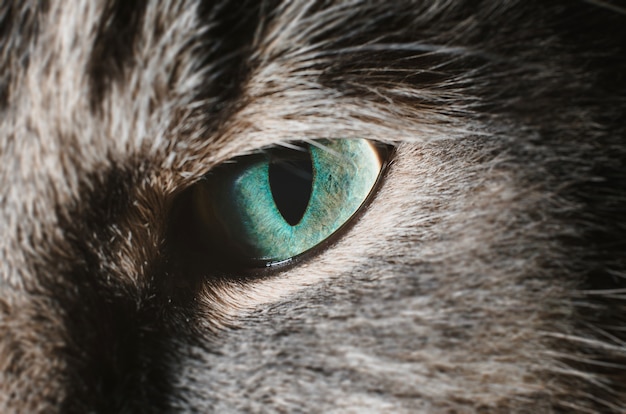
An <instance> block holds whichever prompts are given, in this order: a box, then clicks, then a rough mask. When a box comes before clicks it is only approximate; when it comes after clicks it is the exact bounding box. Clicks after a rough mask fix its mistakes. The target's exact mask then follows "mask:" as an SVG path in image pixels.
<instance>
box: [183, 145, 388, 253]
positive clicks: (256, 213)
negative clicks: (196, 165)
mask: <svg viewBox="0 0 626 414" xmlns="http://www.w3.org/2000/svg"><path fill="white" fill-rule="evenodd" d="M380 171H381V160H380V157H379V152H378V150H377V148H376V147H375V146H374V145H373V144H372V143H371V142H370V141H367V140H364V139H340V140H320V141H315V142H314V143H313V144H311V145H306V146H303V147H301V148H297V149H292V150H287V149H272V150H267V151H265V152H264V153H262V154H260V155H257V156H251V157H244V158H241V159H239V161H238V162H236V163H231V164H226V165H225V166H223V167H221V168H218V169H217V170H216V171H215V172H214V173H212V174H209V175H208V176H207V179H206V180H205V181H203V182H202V183H201V184H200V185H199V186H197V187H196V190H195V192H194V195H193V197H194V209H195V211H196V214H197V215H198V217H199V218H200V222H201V223H202V226H203V227H205V231H204V232H203V234H206V237H205V238H206V241H207V242H208V243H209V245H210V246H209V247H210V248H211V249H217V250H218V251H221V252H224V254H226V255H228V256H231V257H232V258H234V259H236V260H248V261H253V262H257V263H258V262H261V263H264V264H272V263H277V262H283V261H285V260H288V259H290V258H292V257H294V256H298V255H300V254H301V253H304V252H306V251H308V250H310V249H311V248H313V247H315V246H317V245H318V244H320V243H321V242H323V241H324V240H325V239H327V238H328V237H329V236H330V235H332V234H333V233H335V232H336V231H337V230H338V229H339V228H340V227H341V226H343V225H344V224H345V223H346V222H347V221H348V220H349V219H350V218H351V217H352V216H353V215H354V214H355V213H356V211H357V210H358V209H359V207H361V205H362V204H363V202H364V201H365V200H366V199H367V197H368V195H369V194H370V192H371V191H372V188H373V187H374V184H375V183H376V181H377V180H378V176H379V174H380Z"/></svg>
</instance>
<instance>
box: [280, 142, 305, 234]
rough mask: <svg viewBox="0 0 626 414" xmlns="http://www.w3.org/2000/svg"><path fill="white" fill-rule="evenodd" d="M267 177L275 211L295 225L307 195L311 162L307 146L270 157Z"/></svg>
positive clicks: (299, 217)
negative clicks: (276, 209)
mask: <svg viewBox="0 0 626 414" xmlns="http://www.w3.org/2000/svg"><path fill="white" fill-rule="evenodd" d="M269 181H270V188H271V190H272V196H273V197H274V202H275V203H276V207H278V211H280V214H282V216H283V218H284V219H285V221H286V222H287V223H289V224H290V225H292V226H295V225H296V224H298V223H299V222H300V220H302V216H304V212H305V211H306V208H307V206H308V205H309V199H310V198H311V187H312V185H313V165H312V162H311V153H310V152H309V151H308V149H302V150H285V151H281V152H280V155H279V156H277V157H275V158H274V159H272V160H271V161H270V164H269Z"/></svg>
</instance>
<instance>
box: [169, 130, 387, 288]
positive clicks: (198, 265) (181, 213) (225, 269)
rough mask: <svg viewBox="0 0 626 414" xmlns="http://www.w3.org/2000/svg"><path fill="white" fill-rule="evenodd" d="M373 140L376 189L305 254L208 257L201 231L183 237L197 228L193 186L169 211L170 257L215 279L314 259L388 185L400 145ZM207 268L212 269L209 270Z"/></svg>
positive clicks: (263, 273)
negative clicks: (277, 258)
mask: <svg viewBox="0 0 626 414" xmlns="http://www.w3.org/2000/svg"><path fill="white" fill-rule="evenodd" d="M299 142H301V141H294V142H293V144H295V145H297V144H298V143H299ZM371 142H373V144H374V146H375V148H376V149H377V151H378V153H379V156H380V160H381V169H380V172H379V174H378V178H377V179H376V182H375V183H374V185H373V186H372V189H371V190H370V192H369V194H368V195H367V197H366V198H365V200H364V201H363V203H362V204H361V205H360V206H359V208H358V209H357V210H356V211H355V213H354V214H353V215H352V216H350V218H348V219H347V220H346V222H345V223H344V224H343V225H342V226H340V227H339V228H338V229H337V230H336V231H335V232H333V233H332V234H331V235H330V236H328V237H327V238H326V239H324V240H323V241H322V242H320V243H319V244H317V245H316V246H314V247H312V248H311V249H309V250H307V251H305V252H302V253H301V254H298V255H296V256H293V257H291V258H289V259H286V260H283V261H278V262H266V261H260V260H252V259H250V260H245V261H234V260H232V259H233V258H232V257H231V258H230V260H228V259H225V260H223V261H222V262H220V261H212V260H209V259H208V258H206V256H207V254H206V251H205V250H204V249H202V248H199V249H198V248H197V247H198V246H201V245H202V244H203V243H202V242H201V241H200V239H201V237H200V236H199V235H198V234H192V236H191V239H192V240H191V241H189V240H187V241H183V239H186V238H187V237H185V236H183V234H184V233H186V232H189V231H191V232H193V230H192V229H193V228H194V226H193V225H192V224H191V223H190V221H191V220H190V219H189V213H188V212H189V205H188V204H189V197H190V196H189V195H190V191H189V188H187V189H184V190H182V191H181V193H180V194H179V195H178V196H177V197H176V199H175V200H174V201H173V203H172V207H171V212H170V215H169V217H170V219H169V224H168V233H167V237H166V239H167V240H166V241H167V242H169V243H167V244H168V246H169V248H168V249H167V250H168V256H169V257H170V260H171V261H174V262H180V261H184V262H185V264H184V265H182V267H183V268H186V269H185V270H182V271H183V273H185V274H186V277H190V278H194V279H195V278H198V277H199V278H201V279H202V280H207V279H211V280H218V281H230V282H232V281H238V282H249V281H253V280H261V279H267V278H270V277H272V276H275V275H278V274H280V273H283V272H285V271H288V270H290V269H292V268H294V267H296V266H300V265H302V264H304V263H306V262H307V261H309V260H310V259H312V258H314V257H316V256H318V255H320V254H322V253H323V252H325V251H326V250H327V249H329V248H330V247H331V246H332V245H334V244H335V243H336V242H337V241H338V240H339V239H341V238H342V237H343V236H344V235H345V234H347V233H348V232H349V231H350V229H351V228H352V227H353V226H354V225H355V224H356V223H358V221H359V219H360V218H361V217H362V215H363V214H364V213H365V212H366V211H367V209H368V208H369V206H370V205H371V203H372V201H373V200H374V199H375V198H376V195H377V194H378V193H379V191H380V188H381V187H382V186H383V185H384V181H385V180H386V177H387V172H388V167H389V165H390V163H391V162H392V161H393V157H394V155H395V152H396V147H395V146H394V145H391V144H385V143H382V142H379V141H371ZM267 150H268V149H267V148H264V149H262V150H260V151H259V153H257V154H252V155H248V156H244V157H246V158H248V159H250V160H253V159H259V158H262V157H265V155H264V152H266V151H267ZM236 159H237V158H233V159H231V160H236ZM224 165H227V164H220V165H218V166H216V167H215V168H213V169H212V170H211V171H210V172H209V173H208V174H215V173H219V170H220V168H222V166H224ZM186 204H187V205H186ZM181 221H182V222H185V221H188V222H187V224H186V225H183V228H182V229H181V228H178V227H179V224H180V223H181ZM187 234H189V233H187ZM194 244H195V246H194ZM194 247H195V248H194ZM194 250H195V252H194ZM194 256H198V257H194ZM207 268H208V269H210V270H209V271H207Z"/></svg>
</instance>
